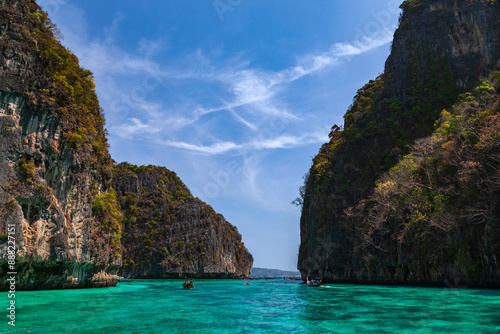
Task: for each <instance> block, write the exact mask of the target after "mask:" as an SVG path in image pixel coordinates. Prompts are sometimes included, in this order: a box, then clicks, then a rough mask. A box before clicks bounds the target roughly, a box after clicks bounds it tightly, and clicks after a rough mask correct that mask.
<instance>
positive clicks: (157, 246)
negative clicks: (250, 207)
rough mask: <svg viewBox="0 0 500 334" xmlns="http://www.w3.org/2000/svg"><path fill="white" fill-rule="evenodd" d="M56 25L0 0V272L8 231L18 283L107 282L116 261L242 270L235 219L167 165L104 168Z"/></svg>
mask: <svg viewBox="0 0 500 334" xmlns="http://www.w3.org/2000/svg"><path fill="white" fill-rule="evenodd" d="M55 34H56V35H57V28H56V27H55V26H54V25H53V24H52V23H51V21H50V20H49V19H48V17H47V13H45V12H43V11H41V9H40V7H39V6H38V5H37V4H36V2H35V1H33V0H0V276H1V277H5V276H6V272H7V271H11V270H8V266H7V261H8V257H9V241H12V237H15V244H16V248H15V249H16V256H17V257H16V265H15V271H17V273H18V274H17V281H16V289H17V290H28V289H60V288H83V287H104V286H113V285H115V284H116V274H117V271H118V269H119V268H120V267H121V265H122V258H125V259H126V261H125V262H124V267H123V269H122V271H121V273H122V274H124V275H128V274H132V275H134V276H139V277H164V278H167V277H179V276H182V275H184V274H190V276H195V277H232V276H237V275H246V274H248V273H249V272H250V270H251V266H252V261H253V260H252V256H251V255H250V254H249V253H248V251H247V250H246V248H245V247H244V246H243V243H242V242H241V235H240V234H239V233H238V231H237V230H236V228H235V227H234V226H232V225H230V224H229V223H228V222H226V221H225V219H224V217H222V216H221V215H218V214H216V213H215V212H214V211H213V210H212V209H211V208H210V207H209V206H208V205H206V204H205V203H203V202H201V201H200V200H198V199H195V198H193V197H192V195H191V194H190V193H189V190H187V188H186V187H185V186H184V185H183V184H182V182H181V181H180V180H179V179H178V178H177V176H175V174H174V173H172V172H170V171H168V170H166V169H164V168H159V167H146V168H141V167H137V168H136V167H134V168H132V167H130V166H129V165H128V164H127V165H119V166H118V167H116V168H115V173H116V175H114V174H113V163H112V159H111V157H110V155H109V152H108V144H107V139H106V131H105V129H104V114H103V111H102V109H101V107H100V106H99V101H98V99H97V95H96V93H95V85H94V81H93V76H92V73H91V72H90V71H88V70H85V69H83V68H81V67H80V66H79V64H78V58H77V57H76V56H75V55H74V54H73V53H71V52H70V51H68V50H67V49H66V48H65V47H64V46H62V45H61V44H60V43H59V42H58V40H57V38H56V36H55ZM112 185H113V186H114V187H115V189H116V190H117V191H118V193H117V192H116V191H115V190H114V188H113V187H112ZM122 208H123V212H122ZM135 210H138V212H136V211H135ZM149 214H151V215H149ZM134 215H135V216H134ZM123 221H124V222H125V225H124V226H122V222H123ZM10 227H13V228H10ZM12 232H13V233H12ZM122 236H123V237H122ZM9 237H10V238H9ZM122 242H123V245H122ZM122 252H123V253H122ZM5 289H7V281H5V280H4V281H2V282H1V283H0V290H5Z"/></svg>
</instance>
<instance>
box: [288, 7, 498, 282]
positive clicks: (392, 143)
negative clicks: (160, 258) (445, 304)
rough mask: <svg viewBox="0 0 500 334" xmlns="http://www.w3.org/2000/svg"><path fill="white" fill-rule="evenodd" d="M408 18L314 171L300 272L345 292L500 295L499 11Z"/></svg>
mask: <svg viewBox="0 0 500 334" xmlns="http://www.w3.org/2000/svg"><path fill="white" fill-rule="evenodd" d="M401 7H402V9H403V14H402V16H401V18H400V25H399V28H398V29H397V31H396V32H395V34H394V41H393V44H392V50H391V55H390V56H389V58H388V59H387V62H386V66H385V72H384V73H383V74H382V75H380V76H379V77H378V78H376V79H375V80H372V81H370V82H369V83H368V84H366V85H365V86H364V87H362V88H361V89H360V90H358V92H357V95H356V96H355V98H354V102H353V104H352V106H350V108H349V110H348V111H347V113H346V115H345V116H344V120H345V121H344V126H343V127H339V126H334V127H333V128H332V132H331V133H330V142H328V143H326V144H324V145H323V146H322V148H321V149H320V151H319V153H318V155H317V156H316V157H315V158H314V159H313V165H312V167H311V169H310V171H309V174H308V176H307V178H306V182H305V184H304V189H303V190H304V195H305V196H304V197H303V198H302V216H301V245H300V250H299V261H298V269H299V270H300V271H301V273H302V275H303V276H304V277H305V276H307V275H309V276H313V275H321V276H323V277H324V278H325V280H327V281H335V282H358V283H390V284H431V285H445V284H452V283H450V282H455V283H457V284H466V285H475V286H484V287H498V286H500V272H499V266H498V262H497V261H498V260H497V259H498V257H499V256H500V252H499V249H500V237H499V236H500V226H499V223H498V222H499V212H498V205H499V203H498V198H499V189H498V182H497V180H498V168H499V164H498V160H497V159H498V156H497V149H496V148H495V145H498V144H495V143H497V142H496V139H495V138H496V137H495V135H492V133H495V131H497V133H498V130H495V129H497V128H496V126H497V125H498V124H497V121H498V119H497V114H498V96H497V95H496V90H497V89H498V86H497V82H498V76H497V73H496V72H493V71H494V70H497V69H498V68H499V65H500V63H499V60H500V26H499V24H498V22H500V21H499V20H500V8H499V4H498V2H497V1H486V0H483V1H456V0H422V1H419V0H411V1H410V0H408V1H404V2H403V4H402V5H401ZM492 72H493V74H491V73H492ZM490 74H491V76H490ZM488 76H490V78H489V79H490V80H489V81H488ZM476 86H477V87H476ZM467 92H469V93H468V94H464V93H467ZM461 94H462V95H461ZM443 108H446V109H447V110H448V111H443ZM472 175H474V176H472ZM479 175H481V176H479Z"/></svg>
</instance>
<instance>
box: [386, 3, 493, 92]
mask: <svg viewBox="0 0 500 334" xmlns="http://www.w3.org/2000/svg"><path fill="white" fill-rule="evenodd" d="M494 2H495V1H461V0H441V1H434V0H432V1H429V0H422V1H420V0H419V1H405V2H404V3H403V5H402V8H403V10H404V12H403V15H402V17H401V20H400V26H399V28H398V30H397V31H396V33H395V35H394V42H393V45H392V52H391V55H390V57H389V58H388V60H387V62H386V68H385V72H386V73H391V76H390V77H389V79H388V82H387V85H388V86H389V87H391V86H392V87H391V89H392V90H393V91H394V94H396V95H397V96H398V97H399V98H400V99H401V100H404V99H405V98H406V96H407V94H408V93H409V89H410V87H411V84H412V82H411V81H412V79H414V78H415V76H414V75H413V74H412V72H413V71H414V69H413V68H412V63H415V62H417V61H419V62H421V63H427V62H439V61H442V60H445V62H446V66H448V67H449V70H450V74H451V76H452V78H453V80H454V81H455V83H456V84H457V85H458V86H459V87H460V88H462V89H463V90H470V89H472V88H473V87H475V86H476V85H477V84H478V82H479V80H480V78H485V77H487V76H488V75H489V73H490V72H492V71H493V70H495V69H496V68H498V65H499V59H500V58H499V56H500V41H499V37H498V33H499V29H500V27H498V24H497V23H496V22H497V21H498V20H499V19H500V13H499V11H498V5H497V4H496V3H494ZM417 59H418V60H417ZM420 70H422V68H420Z"/></svg>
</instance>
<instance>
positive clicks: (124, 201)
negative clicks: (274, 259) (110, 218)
mask: <svg viewBox="0 0 500 334" xmlns="http://www.w3.org/2000/svg"><path fill="white" fill-rule="evenodd" d="M113 187H114V188H115V189H116V191H117V194H118V199H119V202H120V204H121V207H122V210H123V212H124V215H125V218H124V222H123V236H122V239H121V240H122V249H123V264H124V266H123V267H122V268H121V269H120V273H121V274H122V275H124V276H128V275H132V276H134V277H140V278H183V277H184V276H185V275H187V276H190V277H195V278H228V277H237V276H246V275H248V274H250V273H251V268H252V264H253V258H252V256H251V255H250V253H249V252H248V251H247V249H246V248H245V246H244V245H243V243H242V242H241V235H240V234H239V233H238V230H237V229H236V227H234V226H233V225H231V224H229V223H228V222H227V221H226V220H225V219H224V217H223V216H222V215H220V214H216V213H215V212H214V210H213V209H212V208H211V207H210V206H209V205H207V204H206V203H203V202H202V201H200V200H199V199H197V198H193V196H192V195H191V193H190V192H189V190H188V189H187V188H186V186H185V185H184V184H183V183H182V181H181V180H180V179H179V178H178V177H177V175H176V174H175V173H173V172H171V171H169V170H168V169H166V168H163V167H155V166H143V167H137V166H134V165H129V164H127V163H122V164H119V165H117V166H116V167H115V179H114V181H113Z"/></svg>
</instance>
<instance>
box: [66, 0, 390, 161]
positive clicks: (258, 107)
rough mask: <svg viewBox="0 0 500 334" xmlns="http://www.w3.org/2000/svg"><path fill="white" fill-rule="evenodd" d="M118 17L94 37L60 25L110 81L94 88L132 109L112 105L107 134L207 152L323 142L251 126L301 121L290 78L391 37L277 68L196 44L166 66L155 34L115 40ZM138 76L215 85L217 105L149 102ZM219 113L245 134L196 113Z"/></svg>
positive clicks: (193, 99)
mask: <svg viewBox="0 0 500 334" xmlns="http://www.w3.org/2000/svg"><path fill="white" fill-rule="evenodd" d="M67 8H69V9H70V10H71V12H72V15H74V16H75V17H76V21H78V22H82V26H86V24H84V23H85V20H84V18H83V14H82V13H79V12H78V10H77V9H75V8H74V7H71V6H70V5H68V6H67ZM122 20H123V16H122V15H120V14H117V15H116V17H115V19H114V20H113V21H112V23H111V25H110V27H109V28H108V29H107V30H106V34H105V37H104V38H103V39H102V40H93V41H88V40H87V37H86V34H85V33H84V32H81V33H80V32H79V31H76V30H75V29H79V28H78V27H76V26H74V25H71V24H69V22H68V26H67V27H63V28H64V34H65V35H67V36H69V39H68V40H67V42H68V43H69V46H70V47H71V48H74V49H75V51H77V54H78V56H79V58H80V59H81V62H82V63H83V64H84V66H85V67H88V68H91V69H92V71H93V72H94V73H95V76H96V78H97V79H98V80H99V78H106V80H108V81H111V83H110V84H109V87H108V86H107V85H106V86H104V87H102V86H101V87H100V88H99V90H100V92H101V93H103V94H104V95H105V96H106V98H108V99H109V98H110V97H111V96H114V99H115V100H119V101H121V100H123V101H128V102H127V103H128V106H129V107H130V108H131V109H133V110H132V111H131V112H129V114H127V115H121V114H119V113H118V111H117V113H118V114H117V115H113V118H114V124H113V125H112V126H111V127H110V131H111V133H112V134H113V135H115V136H118V137H121V138H129V139H132V138H134V137H136V136H139V137H142V138H150V139H151V140H152V141H154V142H157V143H161V144H162V145H165V146H168V147H176V148H180V149H184V150H187V151H192V152H199V153H204V154H211V155H215V154H224V153H229V152H237V151H247V150H272V149H284V148H293V147H299V146H303V145H308V144H311V143H321V142H324V141H326V140H327V138H325V137H326V135H325V136H324V135H321V136H317V135H310V134H308V133H309V132H310V131H311V130H310V128H309V127H297V126H296V127H294V128H293V129H290V130H289V132H290V131H291V132H290V133H286V131H285V130H286V129H283V131H282V132H273V136H272V138H268V139H264V140H258V139H255V138H258V134H259V131H261V130H263V129H264V130H265V127H268V126H269V120H270V119H281V120H286V122H287V124H299V123H300V122H302V121H304V118H303V117H302V116H300V113H298V112H297V111H296V110H294V109H293V106H290V105H289V102H288V100H287V99H288V98H289V97H290V94H289V93H288V92H287V89H288V87H289V85H290V84H291V83H292V82H295V81H298V80H300V79H302V78H304V77H306V76H309V75H314V74H318V73H321V72H322V71H324V70H327V69H329V68H331V67H333V66H336V65H339V64H341V63H342V61H343V59H344V58H348V57H353V56H357V55H361V54H363V53H366V52H369V51H371V50H374V49H376V48H378V47H380V46H382V45H385V44H387V43H389V42H390V41H391V39H392V32H391V31H382V32H381V33H379V34H378V35H376V36H374V37H366V38H364V39H362V40H359V41H354V42H351V43H336V44H333V45H332V46H331V47H330V48H329V49H328V50H327V51H324V52H320V53H311V54H307V55H305V56H302V57H300V58H298V59H297V60H296V63H295V64H292V65H291V66H289V67H287V68H284V69H282V70H278V71H269V70H263V69H259V68H254V67H252V65H251V64H252V63H251V62H250V61H249V60H248V59H245V57H244V55H243V54H239V55H237V56H236V57H234V58H233V59H229V60H228V59H220V57H222V55H221V53H217V52H215V53H211V54H209V55H208V56H207V55H206V54H205V53H204V51H203V50H202V49H196V50H194V51H193V52H192V53H191V54H189V55H186V56H185V57H183V59H178V60H177V61H174V63H173V64H172V65H169V66H166V65H164V64H161V63H159V62H158V61H155V60H153V55H154V54H155V53H156V52H157V51H159V50H160V49H161V48H162V47H164V46H165V44H166V42H165V41H163V40H157V41H150V40H146V39H141V40H140V41H139V42H138V45H137V50H136V51H137V52H136V54H132V53H129V52H127V51H124V50H122V49H120V48H119V47H117V46H116V45H115V43H114V40H115V37H116V34H117V31H119V26H120V24H121V22H122ZM68 27H70V28H68ZM141 76H143V77H151V76H153V80H152V81H154V85H153V86H152V87H153V88H151V89H156V88H157V87H158V89H163V88H164V87H167V86H170V85H174V86H175V85H180V86H181V87H182V86H183V85H190V86H191V85H200V86H202V87H209V89H211V92H213V91H214V90H215V94H220V96H214V101H215V102H216V101H218V102H219V103H218V104H217V103H213V102H214V101H213V102H212V105H211V106H208V105H207V104H206V103H200V101H199V100H198V99H199V96H189V95H185V96H183V97H182V98H180V97H179V96H173V97H172V98H173V99H176V98H179V101H177V102H176V101H172V103H169V104H168V105H167V104H166V103H167V102H166V101H157V102H152V101H150V100H149V99H148V98H149V97H148V96H137V94H135V95H134V93H135V92H136V91H138V89H137V88H139V90H140V89H141V88H144V87H142V86H144V85H145V84H144V83H143V82H141V81H140V80H139V81H136V80H137V79H136V78H140V77H141ZM213 86H216V87H217V88H213ZM147 88H148V89H149V87H147ZM181 100H182V102H180V101H181ZM130 101H131V102H130ZM214 105H215V106H214ZM222 111H225V112H227V113H228V114H229V115H230V117H232V119H233V120H234V121H236V122H238V123H240V124H241V125H243V126H244V127H245V128H246V129H247V130H249V131H250V132H249V134H246V135H245V136H243V138H242V137H241V136H240V137H238V138H236V137H234V136H233V135H232V134H230V133H228V132H230V129H227V128H224V127H223V126H222V125H220V124H217V123H216V122H212V123H210V124H209V123H207V121H206V119H205V118H204V117H205V116H206V115H208V114H212V113H218V112H222ZM106 112H108V113H113V112H114V111H113V110H107V111H106ZM199 123H200V124H199ZM196 124H199V125H201V124H203V126H197V127H196V131H197V134H196V135H192V131H194V128H193V127H195V125H196ZM190 128H191V129H192V131H191V135H189V136H187V137H186V133H187V129H190ZM301 131H302V132H301ZM325 134H326V131H325ZM187 138H189V139H187ZM197 138H198V139H199V138H203V140H202V141H200V140H198V139H197ZM199 142H202V143H203V144H200V143H199ZM207 142H208V143H209V144H207Z"/></svg>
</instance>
